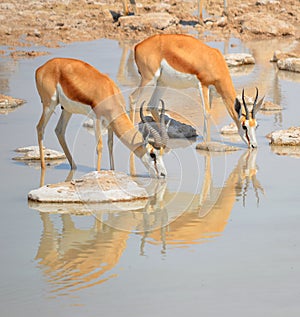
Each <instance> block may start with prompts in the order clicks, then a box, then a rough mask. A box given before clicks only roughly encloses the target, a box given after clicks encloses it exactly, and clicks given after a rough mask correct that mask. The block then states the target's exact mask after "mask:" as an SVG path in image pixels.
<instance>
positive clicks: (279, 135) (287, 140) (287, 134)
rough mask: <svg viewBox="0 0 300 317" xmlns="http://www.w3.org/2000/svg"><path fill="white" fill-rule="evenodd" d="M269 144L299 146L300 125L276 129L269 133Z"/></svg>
mask: <svg viewBox="0 0 300 317" xmlns="http://www.w3.org/2000/svg"><path fill="white" fill-rule="evenodd" d="M270 144H272V145H281V146H300V127H291V128H289V129H287V130H278V131H274V132H272V133H271V134H270Z"/></svg>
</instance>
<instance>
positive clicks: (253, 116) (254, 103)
mask: <svg viewBox="0 0 300 317" xmlns="http://www.w3.org/2000/svg"><path fill="white" fill-rule="evenodd" d="M255 89H256V96H255V99H254V102H253V108H252V118H253V119H254V118H255V114H256V112H257V111H256V103H257V99H258V88H257V87H255Z"/></svg>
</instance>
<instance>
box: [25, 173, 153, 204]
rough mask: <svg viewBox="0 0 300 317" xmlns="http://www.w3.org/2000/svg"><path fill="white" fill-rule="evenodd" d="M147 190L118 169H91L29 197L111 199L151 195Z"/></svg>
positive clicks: (87, 200)
mask: <svg viewBox="0 0 300 317" xmlns="http://www.w3.org/2000/svg"><path fill="white" fill-rule="evenodd" d="M147 198H149V195H148V193H147V191H146V190H145V189H144V188H142V187H140V186H139V185H138V184H137V183H136V182H135V181H133V180H132V178H131V177H130V176H128V175H126V174H124V173H120V172H115V171H100V172H91V173H88V174H86V175H84V176H83V177H82V178H80V179H75V180H72V181H70V182H62V183H58V184H52V185H45V186H43V187H40V188H38V189H34V190H32V191H30V192H29V194H28V199H29V200H32V201H37V202H45V203H107V202H120V201H122V202H124V201H131V200H138V199H147Z"/></svg>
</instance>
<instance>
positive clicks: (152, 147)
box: [35, 58, 167, 178]
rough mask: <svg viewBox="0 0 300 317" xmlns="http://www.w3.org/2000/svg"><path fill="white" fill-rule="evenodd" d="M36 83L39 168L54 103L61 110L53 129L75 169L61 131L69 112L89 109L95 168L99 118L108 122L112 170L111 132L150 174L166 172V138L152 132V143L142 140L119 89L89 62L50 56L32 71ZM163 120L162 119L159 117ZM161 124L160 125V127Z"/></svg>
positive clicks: (80, 111) (85, 111)
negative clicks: (49, 58) (38, 106)
mask: <svg viewBox="0 0 300 317" xmlns="http://www.w3.org/2000/svg"><path fill="white" fill-rule="evenodd" d="M35 75H36V86H37V90H38V93H39V95H40V97H41V101H42V104H43V112H42V115H41V118H40V120H39V122H38V125H37V135H38V143H39V149H40V158H41V168H42V169H45V158H44V150H43V137H44V131H45V127H46V125H47V123H48V121H49V119H50V117H51V115H52V113H53V112H54V110H55V108H56V106H57V105H59V104H60V105H61V108H62V113H61V116H60V119H59V121H58V124H57V126H56V129H55V132H56V135H57V138H58V140H59V143H60V145H61V147H62V148H63V151H64V153H65V155H66V157H67V159H68V161H69V163H70V165H71V168H72V169H75V168H76V165H75V163H74V160H73V158H72V155H71V153H70V151H69V149H68V146H67V144H66V140H65V131H66V127H67V125H68V122H69V120H70V118H71V116H72V114H73V113H78V114H84V115H87V114H89V113H90V112H91V110H93V112H94V118H95V121H94V122H95V123H94V127H95V135H96V138H97V154H98V160H97V170H98V171H100V163H101V156H102V147H103V145H102V136H101V132H100V119H105V120H106V122H107V125H108V147H109V157H110V167H111V169H114V160H113V149H112V148H113V133H115V134H116V135H117V137H118V138H120V140H121V141H122V142H123V143H124V144H125V146H127V147H128V148H129V149H130V150H131V151H132V152H133V153H134V154H135V155H136V156H137V157H139V158H140V159H141V160H142V162H143V164H144V165H145V167H146V168H147V169H148V171H149V173H150V175H151V176H152V177H158V178H164V177H165V176H166V175H167V172H166V169H165V166H164V162H163V159H162V155H163V149H164V147H165V144H164V143H163V142H165V141H166V138H165V137H164V138H162V137H161V135H160V134H159V133H156V134H154V143H151V144H150V143H149V142H148V140H144V138H143V136H142V134H141V133H140V132H139V131H138V130H137V129H136V128H135V127H134V125H133V124H132V122H131V121H130V119H129V117H128V115H127V114H126V112H125V101H124V98H123V95H122V93H121V91H120V89H119V88H118V87H117V85H116V84H115V83H114V81H113V80H112V79H110V78H109V77H108V76H106V75H104V74H102V73H100V72H99V71H98V70H97V69H95V68H94V67H92V66H91V65H89V64H87V63H85V62H83V61H81V60H76V59H70V58H54V59H51V60H49V61H47V62H46V63H45V64H44V65H42V66H41V67H39V68H38V69H37V71H36V74H35ZM162 121H163V120H162ZM164 128H165V126H164V125H163V124H162V129H164ZM163 135H165V134H164V132H163Z"/></svg>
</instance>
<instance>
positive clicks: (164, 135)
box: [160, 99, 169, 147]
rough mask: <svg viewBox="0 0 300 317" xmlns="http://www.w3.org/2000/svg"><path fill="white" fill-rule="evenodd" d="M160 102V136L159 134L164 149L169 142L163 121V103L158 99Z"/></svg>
mask: <svg viewBox="0 0 300 317" xmlns="http://www.w3.org/2000/svg"><path fill="white" fill-rule="evenodd" d="M160 102H161V112H160V134H161V141H162V144H163V146H164V147H166V146H167V143H168V140H169V136H168V132H167V127H166V121H165V103H164V101H163V100H162V99H160Z"/></svg>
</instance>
